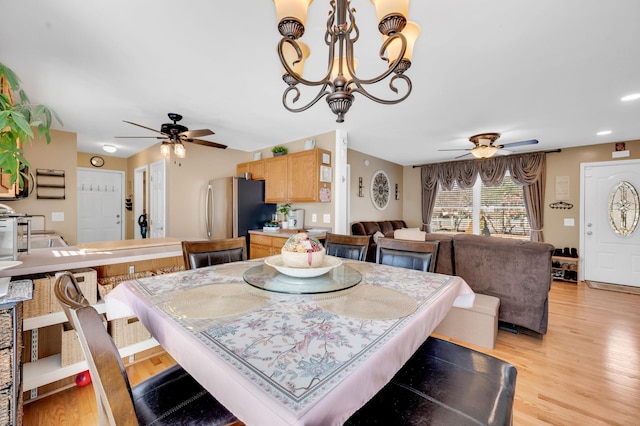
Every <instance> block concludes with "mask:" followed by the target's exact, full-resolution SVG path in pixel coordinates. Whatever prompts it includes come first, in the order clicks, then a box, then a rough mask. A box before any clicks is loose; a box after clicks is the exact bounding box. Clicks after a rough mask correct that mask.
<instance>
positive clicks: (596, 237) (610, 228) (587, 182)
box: [580, 160, 640, 287]
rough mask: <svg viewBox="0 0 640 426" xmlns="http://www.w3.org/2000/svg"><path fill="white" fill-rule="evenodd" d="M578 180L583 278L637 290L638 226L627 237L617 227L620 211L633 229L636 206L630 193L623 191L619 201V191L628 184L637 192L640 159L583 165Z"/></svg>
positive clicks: (639, 272)
mask: <svg viewBox="0 0 640 426" xmlns="http://www.w3.org/2000/svg"><path fill="white" fill-rule="evenodd" d="M581 180H582V185H581V191H580V192H581V194H580V196H581V200H582V202H581V204H582V207H581V210H582V220H581V223H580V231H581V232H580V234H581V238H580V246H581V252H582V262H581V269H582V279H583V280H592V281H600V282H604V283H611V284H621V285H630V286H636V287H640V229H638V228H640V223H637V224H636V226H635V228H634V230H633V231H632V232H629V233H628V235H623V234H624V233H623V232H621V230H620V226H619V225H620V223H619V222H620V212H621V211H623V212H624V219H623V221H624V222H625V226H626V228H627V229H630V228H631V227H632V226H633V216H635V214H636V213H637V212H638V206H637V205H636V206H635V207H633V205H632V204H633V203H634V202H635V200H633V194H632V192H633V190H631V189H628V190H625V191H624V192H625V195H624V196H623V197H624V198H625V199H626V201H624V202H621V199H620V194H621V192H619V189H618V188H619V185H620V184H621V183H622V182H627V183H628V184H629V185H630V186H629V188H635V191H637V192H640V160H627V161H607V162H601V163H585V164H582V167H581ZM612 194H613V198H612ZM629 203H631V204H629ZM612 214H613V217H614V220H613V221H612ZM616 215H617V216H616ZM616 217H617V218H618V219H615V218H616ZM616 221H617V222H618V224H617V225H616V224H615V222H616Z"/></svg>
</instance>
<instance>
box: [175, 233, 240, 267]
mask: <svg viewBox="0 0 640 426" xmlns="http://www.w3.org/2000/svg"><path fill="white" fill-rule="evenodd" d="M182 256H183V258H184V267H185V269H196V268H202V267H205V266H211V265H219V264H222V263H229V262H238V261H241V260H247V240H246V238H245V237H238V238H228V239H225V240H206V241H183V242H182Z"/></svg>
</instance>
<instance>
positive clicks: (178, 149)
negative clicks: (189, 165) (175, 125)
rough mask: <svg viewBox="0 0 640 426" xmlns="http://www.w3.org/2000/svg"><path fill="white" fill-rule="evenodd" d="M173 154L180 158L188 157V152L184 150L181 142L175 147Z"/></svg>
mask: <svg viewBox="0 0 640 426" xmlns="http://www.w3.org/2000/svg"><path fill="white" fill-rule="evenodd" d="M173 152H174V154H176V157H178V158H184V157H186V156H187V151H186V150H185V149H184V145H182V144H181V143H179V142H178V143H176V144H175V145H174V148H173Z"/></svg>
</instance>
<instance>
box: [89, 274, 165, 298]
mask: <svg viewBox="0 0 640 426" xmlns="http://www.w3.org/2000/svg"><path fill="white" fill-rule="evenodd" d="M153 275H155V274H154V273H153V272H151V271H143V272H136V273H133V274H126V275H115V276H113V277H104V278H98V294H99V295H100V298H101V299H104V297H105V296H106V295H107V294H108V293H109V292H110V291H111V290H113V288H114V287H115V286H117V285H118V284H120V283H121V282H124V281H129V280H135V279H138V278H145V277H151V276H153Z"/></svg>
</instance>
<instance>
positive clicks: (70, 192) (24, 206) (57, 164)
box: [2, 130, 78, 244]
mask: <svg viewBox="0 0 640 426" xmlns="http://www.w3.org/2000/svg"><path fill="white" fill-rule="evenodd" d="M34 133H36V132H34ZM36 134H37V133H36ZM76 146H77V142H76V134H75V133H69V132H62V131H58V130H52V131H51V143H50V144H47V143H46V141H45V140H44V138H38V137H36V138H35V139H34V140H33V141H32V142H29V143H27V144H25V146H24V156H25V158H26V159H27V160H28V161H29V163H30V164H31V173H32V174H33V177H34V184H33V186H32V188H33V192H31V194H30V195H29V197H27V198H25V199H22V200H15V201H2V203H5V204H7V205H9V206H10V207H12V208H13V209H14V210H15V211H16V212H18V213H28V214H31V215H44V217H45V228H46V229H48V230H54V231H56V232H57V233H59V234H60V235H62V237H63V238H64V239H65V241H67V243H69V244H76V234H77V226H76V223H77V216H78V212H77V208H76V206H77V191H76V182H77V173H76V171H77V162H78V160H77V156H76ZM36 169H56V170H64V172H65V199H64V200H45V199H38V198H37V196H36V188H35V176H36ZM53 212H59V213H64V220H63V221H59V222H53V221H51V214H52V213H53Z"/></svg>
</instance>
